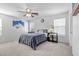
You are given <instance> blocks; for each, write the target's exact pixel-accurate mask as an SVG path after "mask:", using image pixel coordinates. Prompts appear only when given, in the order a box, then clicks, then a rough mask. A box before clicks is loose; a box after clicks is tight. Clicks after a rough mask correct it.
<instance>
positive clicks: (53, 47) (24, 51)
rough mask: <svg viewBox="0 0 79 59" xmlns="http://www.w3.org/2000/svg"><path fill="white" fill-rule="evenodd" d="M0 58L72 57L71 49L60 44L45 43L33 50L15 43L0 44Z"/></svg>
mask: <svg viewBox="0 0 79 59" xmlns="http://www.w3.org/2000/svg"><path fill="white" fill-rule="evenodd" d="M0 56H72V51H71V47H70V46H68V45H65V44H62V43H52V42H45V43H42V44H40V45H39V46H38V47H37V50H36V51H35V50H33V49H32V48H30V47H29V46H27V45H24V44H19V43H18V42H17V41H14V42H9V43H5V44H0Z"/></svg>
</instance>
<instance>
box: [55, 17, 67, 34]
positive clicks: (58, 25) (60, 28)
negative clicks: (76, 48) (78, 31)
mask: <svg viewBox="0 0 79 59" xmlns="http://www.w3.org/2000/svg"><path fill="white" fill-rule="evenodd" d="M65 21H66V19H65V18H60V19H55V20H54V31H55V32H57V33H58V34H59V35H65Z"/></svg>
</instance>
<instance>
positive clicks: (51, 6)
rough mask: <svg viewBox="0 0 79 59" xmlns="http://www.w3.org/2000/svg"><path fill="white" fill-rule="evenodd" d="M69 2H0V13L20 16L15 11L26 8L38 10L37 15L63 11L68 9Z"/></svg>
mask: <svg viewBox="0 0 79 59" xmlns="http://www.w3.org/2000/svg"><path fill="white" fill-rule="evenodd" d="M69 6H70V3H0V13H4V14H7V15H11V16H22V15H23V13H20V12H17V11H20V10H24V9H26V8H30V9H32V11H33V12H38V13H39V16H44V15H53V14H59V13H63V12H66V11H68V10H69Z"/></svg>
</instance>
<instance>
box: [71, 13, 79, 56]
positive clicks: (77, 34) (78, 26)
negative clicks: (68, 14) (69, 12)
mask: <svg viewBox="0 0 79 59" xmlns="http://www.w3.org/2000/svg"><path fill="white" fill-rule="evenodd" d="M72 38H73V39H72V52H73V55H76V56H79V14H78V15H77V16H73V36H72Z"/></svg>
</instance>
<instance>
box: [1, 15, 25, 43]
mask: <svg viewBox="0 0 79 59" xmlns="http://www.w3.org/2000/svg"><path fill="white" fill-rule="evenodd" d="M0 18H1V19H2V35H1V36H0V43H5V42H9V41H14V40H18V39H19V36H20V35H21V34H22V33H24V32H25V31H24V28H20V29H16V28H14V27H12V21H13V20H14V19H16V18H15V17H12V16H8V15H4V14H0Z"/></svg>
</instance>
